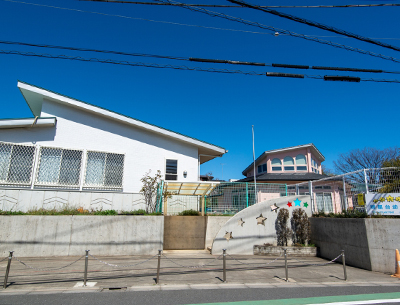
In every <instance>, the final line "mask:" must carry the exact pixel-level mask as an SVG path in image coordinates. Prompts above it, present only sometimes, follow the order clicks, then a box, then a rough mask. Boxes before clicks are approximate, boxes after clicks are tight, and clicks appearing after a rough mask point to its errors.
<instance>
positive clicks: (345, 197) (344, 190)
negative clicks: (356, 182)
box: [342, 176, 347, 211]
mask: <svg viewBox="0 0 400 305" xmlns="http://www.w3.org/2000/svg"><path fill="white" fill-rule="evenodd" d="M342 179H343V201H344V202H343V203H344V209H345V211H347V195H346V180H345V176H343V178H342Z"/></svg>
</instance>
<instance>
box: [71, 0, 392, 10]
mask: <svg viewBox="0 0 400 305" xmlns="http://www.w3.org/2000/svg"><path fill="white" fill-rule="evenodd" d="M79 1H86V2H87V1H89V2H108V3H123V4H139V5H167V6H182V5H181V4H172V3H155V2H141V1H122V0H121V1H120V0H79ZM186 5H188V6H197V7H223V8H231V7H232V8H243V6H240V5H221V4H186ZM384 6H400V4H399V3H379V4H344V5H260V6H259V7H265V8H349V7H384Z"/></svg>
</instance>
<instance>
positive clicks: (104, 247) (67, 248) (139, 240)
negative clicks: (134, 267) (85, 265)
mask: <svg viewBox="0 0 400 305" xmlns="http://www.w3.org/2000/svg"><path fill="white" fill-rule="evenodd" d="M0 226H1V228H2V230H0V255H1V256H2V257H4V256H6V255H7V254H8V251H15V255H16V256H19V257H23V256H32V257H37V256H63V255H83V254H84V253H85V250H90V253H92V254H93V255H153V254H156V253H157V250H159V249H162V248H163V232H164V217H162V216H0Z"/></svg>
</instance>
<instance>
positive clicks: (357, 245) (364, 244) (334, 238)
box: [310, 218, 371, 270]
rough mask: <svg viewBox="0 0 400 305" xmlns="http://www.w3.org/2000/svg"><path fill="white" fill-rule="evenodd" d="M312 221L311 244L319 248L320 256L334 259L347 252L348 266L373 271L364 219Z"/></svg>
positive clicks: (319, 219)
mask: <svg viewBox="0 0 400 305" xmlns="http://www.w3.org/2000/svg"><path fill="white" fill-rule="evenodd" d="M310 221H311V242H312V243H314V244H315V245H316V246H317V247H318V248H319V256H321V257H324V258H327V259H333V258H335V257H336V256H338V255H339V254H340V253H341V250H345V255H346V263H347V264H349V265H352V266H355V267H359V268H363V269H367V270H371V260H370V254H369V248H368V238H367V232H366V230H365V222H364V219H355V218H354V219H346V218H310ZM339 261H341V260H340V259H339Z"/></svg>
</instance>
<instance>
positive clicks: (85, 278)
mask: <svg viewBox="0 0 400 305" xmlns="http://www.w3.org/2000/svg"><path fill="white" fill-rule="evenodd" d="M85 251H86V256H85V273H84V275H83V287H86V282H87V270H88V265H89V251H90V250H85Z"/></svg>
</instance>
